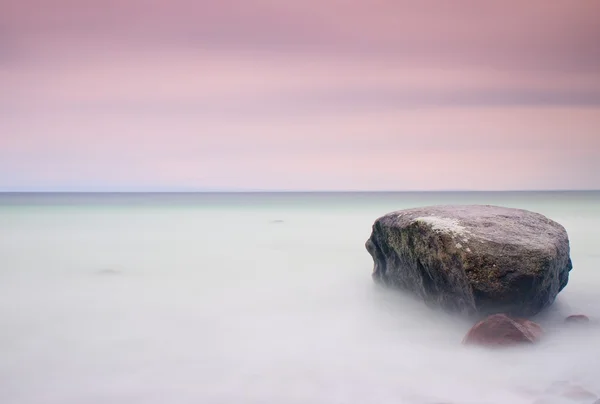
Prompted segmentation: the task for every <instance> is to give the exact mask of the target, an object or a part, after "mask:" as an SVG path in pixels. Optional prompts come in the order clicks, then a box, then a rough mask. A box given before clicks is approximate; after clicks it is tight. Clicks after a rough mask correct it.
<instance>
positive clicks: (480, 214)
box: [366, 205, 572, 317]
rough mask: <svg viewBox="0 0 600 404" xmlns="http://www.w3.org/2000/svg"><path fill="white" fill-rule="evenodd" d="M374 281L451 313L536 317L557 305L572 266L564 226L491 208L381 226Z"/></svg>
mask: <svg viewBox="0 0 600 404" xmlns="http://www.w3.org/2000/svg"><path fill="white" fill-rule="evenodd" d="M366 248H367V250H368V252H369V253H370V254H371V256H372V257H373V260H374V263H375V266H374V270H373V278H374V279H375V280H376V281H377V282H379V283H382V284H385V285H388V286H392V287H396V288H399V289H402V290H406V291H410V292H411V293H413V294H415V295H417V296H418V297H420V298H421V299H423V300H424V301H425V302H426V303H427V304H430V305H433V306H440V307H443V308H445V309H447V310H450V311H458V312H462V313H467V314H480V315H487V314H493V313H507V314H509V315H515V316H525V317H526V316H531V315H534V314H536V313H538V312H539V311H540V310H542V309H543V308H545V307H546V306H548V305H550V304H552V302H553V301H554V299H555V298H556V295H557V294H558V292H560V291H561V290H562V289H563V288H564V287H565V286H566V285H567V282H568V279H569V271H570V270H571V268H572V264H571V258H570V256H569V251H570V247H569V238H568V235H567V232H566V230H565V229H564V227H563V226H561V225H560V224H558V223H556V222H554V221H552V220H550V219H548V218H547V217H545V216H543V215H541V214H538V213H534V212H529V211H526V210H521V209H511V208H503V207H498V206H489V205H458V206H430V207H423V208H415V209H408V210H403V211H397V212H393V213H390V214H387V215H385V216H383V217H380V218H379V219H377V220H376V221H375V224H374V225H373V231H372V234H371V237H370V238H369V240H367V242H366Z"/></svg>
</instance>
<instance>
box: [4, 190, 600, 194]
mask: <svg viewBox="0 0 600 404" xmlns="http://www.w3.org/2000/svg"><path fill="white" fill-rule="evenodd" d="M599 191H600V189H503V190H498V189H494V190H486V189H439V190H435V189H432V190H260V189H256V190H254V189H249V190H235V189H234V190H0V195H2V194H300V193H302V194H335V193H357V194H369V193H453V192H454V193H456V192H469V193H483V192H486V193H500V192H513V193H514V192H599Z"/></svg>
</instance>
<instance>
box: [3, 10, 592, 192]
mask: <svg viewBox="0 0 600 404" xmlns="http://www.w3.org/2000/svg"><path fill="white" fill-rule="evenodd" d="M598 21H600V2H594V1H589V0H582V1H580V0H569V1H563V0H555V1H552V2H548V1H547V0H530V1H527V2H522V1H516V0H505V1H502V2H482V1H481V0H473V1H468V0H456V1H453V2H441V1H428V0H419V1H416V0H415V1H401V0H394V1H392V0H372V1H358V0H346V1H341V0H340V1H334V0H304V1H301V2H300V1H292V0H289V1H275V0H244V1H242V0H237V1H232V0H222V1H205V0H195V1H192V0H172V1H166V0H163V1H158V0H154V1H141V0H103V1H100V0H88V1H85V2H84V1H76V0H29V1H26V2H25V1H17V0H0V89H1V91H0V190H168V189H173V190H180V189H196V190H205V189H225V190H240V189H262V190H278V189H284V190H295V189H296V190H442V189H444V190H445V189H475V190H484V189H490V190H501V189H600V174H599V173H600V47H599V46H598V45H597V42H598V38H600V24H598Z"/></svg>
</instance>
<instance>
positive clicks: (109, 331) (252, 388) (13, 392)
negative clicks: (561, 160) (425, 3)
mask: <svg viewBox="0 0 600 404" xmlns="http://www.w3.org/2000/svg"><path fill="white" fill-rule="evenodd" d="M449 203H453V204H455V203H457V204H472V203H477V204H495V205H502V206H508V207H518V208H524V209H530V210H533V211H536V212H539V213H542V214H545V215H547V216H548V217H550V218H552V219H554V220H556V221H558V222H560V223H561V224H563V225H564V226H565V227H566V229H567V231H568V233H569V236H570V239H571V252H572V259H573V264H574V269H573V271H572V272H571V278H570V281H569V284H568V286H567V288H566V289H565V290H564V291H563V292H562V293H561V294H560V296H559V298H558V300H557V301H556V303H555V304H554V305H553V306H552V308H551V309H550V310H548V311H547V312H546V313H545V314H544V315H542V316H540V318H539V319H538V320H539V321H540V322H541V323H542V325H543V326H544V328H545V329H546V331H547V332H546V337H545V338H544V340H543V341H542V342H541V343H540V344H539V345H537V346H534V347H528V348H526V349H521V348H518V349H511V350H508V351H488V350H481V349H468V348H466V347H463V346H462V345H461V343H460V342H461V339H462V337H463V335H464V333H465V332H466V331H467V330H468V328H469V327H470V325H471V324H469V323H467V322H466V321H465V320H461V319H457V318H452V317H450V316H447V315H445V314H442V313H439V312H436V311H433V310H431V309H428V308H426V307H424V306H423V305H422V304H421V303H419V302H416V301H414V300H413V299H411V298H410V297H407V296H403V295H400V294H398V293H393V292H391V291H387V290H382V289H380V288H378V287H375V286H374V285H373V282H372V280H371V277H370V275H371V270H372V260H371V257H370V256H369V255H368V253H367V252H366V250H365V248H364V243H365V241H366V239H367V238H368V237H369V235H370V231H371V225H372V223H373V221H374V220H375V219H376V218H377V217H379V216H381V215H383V214H385V213H388V212H390V211H393V210H398V209H402V208H408V207H415V206H421V205H432V204H449ZM599 241H600V193H598V192H532V193H529V192H515V193H493V192H492V193H459V192H456V193H271V194H270V193H254V194H243V193H240V194H216V193H215V194H0V324H1V328H0V403H3V404H30V403H31V404H34V403H35V404H40V403H52V404H93V403H110V404H121V403H123V404H155V403H156V404H158V403H160V404H163V403H164V404H188V403H189V404H191V403H194V404H198V403H206V404H213V403H214V404H218V403H224V404H225V403H227V404H234V403H235V404H240V403H257V404H258V403H265V404H271V403H272V404H296V403H297V404H300V403H302V404H307V403H311V404H342V403H347V404H354V403H356V404H359V403H360V404H365V403H373V404H375V403H380V404H385V403H394V404H398V403H415V404H416V403H424V404H425V403H431V404H432V403H441V402H444V403H456V404H459V403H460V404H468V403H477V404H483V403H499V404H500V403H502V404H506V403H511V404H512V403H514V404H519V403H532V402H534V401H535V400H536V399H537V398H539V397H541V396H542V395H543V391H544V389H546V388H547V387H548V386H550V385H551V384H552V383H555V382H559V381H569V382H572V383H577V384H578V385H580V386H582V387H583V388H585V389H587V390H590V391H591V392H594V393H596V394H600V376H599V375H600V343H599V341H600V326H599V325H597V324H596V323H594V321H593V322H592V324H590V325H589V326H586V327H580V328H576V329H573V328H568V327H564V325H563V324H562V320H563V318H564V316H566V315H568V314H576V313H577V314H578V313H583V314H587V315H589V316H590V317H591V318H592V320H595V321H598V322H600V293H599V291H600V243H599ZM552 402H555V401H552ZM556 402H559V401H556ZM582 402H585V401H582ZM591 402H593V400H592V401H591Z"/></svg>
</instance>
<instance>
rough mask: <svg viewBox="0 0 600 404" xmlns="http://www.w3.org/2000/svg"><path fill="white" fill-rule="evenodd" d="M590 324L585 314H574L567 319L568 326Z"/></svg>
mask: <svg viewBox="0 0 600 404" xmlns="http://www.w3.org/2000/svg"><path fill="white" fill-rule="evenodd" d="M589 322H590V318H589V317H588V316H586V315H585V314H573V315H571V316H569V317H567V318H565V323H568V324H573V323H576V324H584V323H589Z"/></svg>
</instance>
